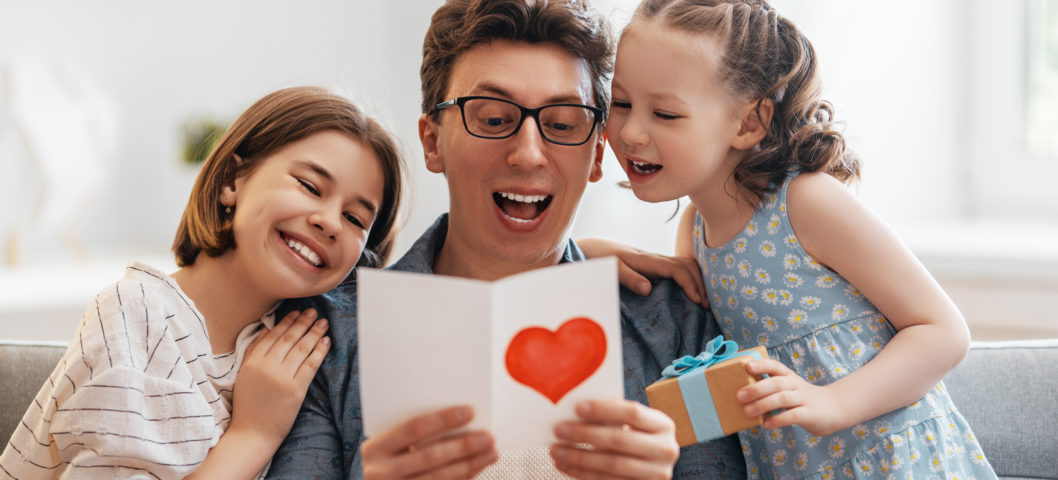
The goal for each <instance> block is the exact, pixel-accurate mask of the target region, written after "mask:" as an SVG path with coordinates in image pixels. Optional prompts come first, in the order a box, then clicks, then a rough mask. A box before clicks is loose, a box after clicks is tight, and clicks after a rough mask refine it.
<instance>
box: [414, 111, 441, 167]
mask: <svg viewBox="0 0 1058 480" xmlns="http://www.w3.org/2000/svg"><path fill="white" fill-rule="evenodd" d="M440 128H441V126H440V125H438V124H437V122H434V121H433V120H431V119H430V116H429V115H427V114H425V113H424V114H422V115H421V116H419V142H421V143H422V153H423V157H424V158H425V160H426V169H427V170H429V171H431V172H433V173H444V171H445V167H444V162H442V161H441V154H440V152H439V151H438V149H437V136H438V134H439V132H440Z"/></svg>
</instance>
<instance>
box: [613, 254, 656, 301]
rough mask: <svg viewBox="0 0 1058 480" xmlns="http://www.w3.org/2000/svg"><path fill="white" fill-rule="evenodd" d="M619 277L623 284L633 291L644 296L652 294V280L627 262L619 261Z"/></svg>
mask: <svg viewBox="0 0 1058 480" xmlns="http://www.w3.org/2000/svg"><path fill="white" fill-rule="evenodd" d="M617 279H618V280H620V282H621V285H624V286H625V288H627V289H629V290H631V291H633V292H636V293H638V294H640V295H644V296H646V295H649V294H650V280H647V277H644V276H643V275H640V274H639V272H637V271H635V269H633V268H632V267H630V266H628V264H627V263H625V262H617Z"/></svg>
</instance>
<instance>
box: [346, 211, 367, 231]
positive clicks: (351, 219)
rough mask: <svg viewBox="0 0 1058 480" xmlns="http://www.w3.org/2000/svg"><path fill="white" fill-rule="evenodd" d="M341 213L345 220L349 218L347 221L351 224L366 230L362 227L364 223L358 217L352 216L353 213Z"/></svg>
mask: <svg viewBox="0 0 1058 480" xmlns="http://www.w3.org/2000/svg"><path fill="white" fill-rule="evenodd" d="M343 215H344V216H345V219H346V220H349V223H352V224H353V225H356V226H357V227H359V228H360V229H361V230H366V229H367V228H366V227H364V223H363V222H361V221H360V219H358V218H356V217H355V216H353V214H351V213H346V214H343Z"/></svg>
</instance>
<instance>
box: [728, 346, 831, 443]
mask: <svg viewBox="0 0 1058 480" xmlns="http://www.w3.org/2000/svg"><path fill="white" fill-rule="evenodd" d="M746 372H748V373H749V374H750V375H761V374H768V375H769V377H768V378H765V379H764V380H761V381H759V382H757V383H754V384H752V385H747V386H745V387H742V388H740V389H738V392H736V393H735V398H736V399H738V401H739V402H741V403H742V405H743V411H744V412H745V414H746V415H747V416H750V417H754V416H757V415H760V414H762V413H767V412H771V411H773V410H777V409H785V411H784V412H782V413H779V414H777V415H772V416H770V417H766V418H765V419H764V424H763V426H764V428H780V427H788V426H790V425H800V426H801V428H804V429H805V430H807V431H808V432H809V433H811V434H812V435H818V436H824V435H830V434H831V433H834V432H836V431H838V430H841V429H843V428H847V425H845V423H846V422H845V421H844V420H843V419H844V416H843V410H842V405H841V402H839V401H838V399H837V398H836V396H835V395H834V394H833V393H832V392H831V390H830V389H828V388H827V387H820V386H817V385H813V384H811V383H808V381H806V380H805V379H803V378H801V377H800V376H799V375H797V373H795V372H794V371H793V370H790V369H789V368H787V367H786V365H783V364H782V363H781V362H779V361H776V360H773V359H763V360H754V361H751V362H748V363H747V364H746Z"/></svg>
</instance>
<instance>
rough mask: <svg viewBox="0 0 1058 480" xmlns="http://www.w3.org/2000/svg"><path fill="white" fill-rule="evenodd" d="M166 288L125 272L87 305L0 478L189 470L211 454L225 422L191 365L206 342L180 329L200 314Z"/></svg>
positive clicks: (0, 465)
mask: <svg viewBox="0 0 1058 480" xmlns="http://www.w3.org/2000/svg"><path fill="white" fill-rule="evenodd" d="M159 291H161V292H163V293H159ZM164 292H166V290H164V289H160V288H158V287H156V286H155V287H153V288H152V286H151V285H148V286H147V288H146V291H145V289H144V284H142V283H140V282H139V281H134V280H133V281H130V280H128V279H126V280H123V281H120V282H117V283H116V284H114V285H111V286H110V287H108V288H107V289H105V290H104V291H103V292H101V293H100V294H99V295H98V296H97V297H96V299H95V301H94V302H93V303H92V304H91V305H89V306H88V308H87V309H86V311H85V315H84V317H82V320H81V324H80V325H79V327H78V329H77V332H76V333H75V334H74V336H73V338H72V339H71V341H70V345H69V347H68V349H67V351H66V354H65V355H64V357H63V359H62V360H61V361H60V363H59V365H58V366H57V367H56V369H55V371H54V372H52V375H51V377H50V378H49V380H48V382H47V383H45V385H44V386H43V387H42V388H41V390H40V392H39V393H38V395H37V397H36V399H35V400H34V402H33V403H32V404H31V405H30V406H29V408H28V409H27V411H26V414H25V416H24V417H23V420H22V422H21V424H20V425H19V426H18V427H17V428H16V430H15V432H14V434H13V435H12V437H11V441H10V442H9V444H8V447H7V449H5V451H4V453H3V454H2V455H0V479H3V478H16V479H26V478H33V479H41V478H88V479H94V478H108V479H109V478H155V479H169V478H182V477H184V476H186V475H188V474H189V473H191V472H192V471H193V470H194V469H195V468H196V467H197V466H198V465H199V464H200V463H201V462H202V461H203V460H204V459H205V457H206V454H207V453H208V452H209V449H210V447H212V446H213V445H214V444H215V443H216V440H217V438H218V436H219V432H220V431H221V429H220V428H218V425H217V423H218V421H217V416H216V412H215V409H214V407H213V406H211V405H210V403H209V401H207V399H206V398H205V397H204V396H203V393H202V391H201V389H200V388H199V385H198V382H197V381H196V375H195V374H194V373H192V371H191V366H192V365H194V364H195V363H197V362H198V360H199V358H200V356H199V355H198V354H197V353H196V350H197V345H198V343H200V342H195V343H194V344H188V343H187V342H188V340H184V342H183V343H181V342H180V341H179V337H180V336H184V335H183V334H181V335H177V336H176V337H177V338H174V332H173V331H172V329H173V328H177V329H178V330H181V331H182V330H184V329H182V328H180V326H181V323H180V321H181V320H182V318H181V317H193V316H191V315H188V314H187V312H184V311H180V310H174V309H173V308H172V307H171V304H172V303H173V302H171V301H168V300H170V299H169V298H167V297H166V295H167V293H164ZM174 315H175V316H174ZM189 320H194V318H189ZM201 343H204V345H208V340H206V341H204V342H201ZM190 345H195V346H196V347H194V348H191V347H190ZM182 346H185V347H188V348H182ZM185 349H186V350H188V351H187V352H185V351H184V350H185ZM207 353H208V352H207ZM196 371H197V370H196ZM5 475H6V476H5Z"/></svg>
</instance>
